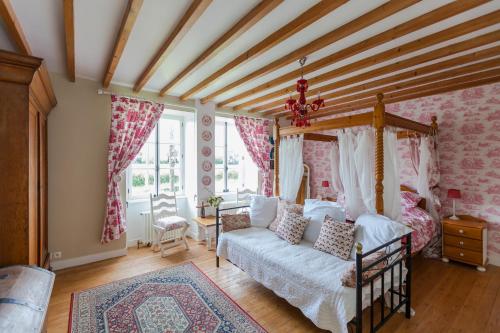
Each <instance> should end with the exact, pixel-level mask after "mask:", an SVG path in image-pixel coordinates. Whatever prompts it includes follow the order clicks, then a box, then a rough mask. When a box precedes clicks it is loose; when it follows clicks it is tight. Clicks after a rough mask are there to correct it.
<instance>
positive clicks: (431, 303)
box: [47, 241, 500, 333]
mask: <svg viewBox="0 0 500 333" xmlns="http://www.w3.org/2000/svg"><path fill="white" fill-rule="evenodd" d="M190 247H191V249H190V250H189V251H186V250H184V249H183V248H182V247H178V248H175V249H171V250H170V251H171V253H172V254H171V255H170V256H168V257H167V258H161V257H160V255H159V253H153V252H152V251H151V250H150V249H149V248H141V249H130V250H129V252H128V253H129V254H128V255H127V256H125V257H120V258H115V259H110V260H105V261H101V262H97V263H92V264H88V265H84V266H80V267H75V268H70V269H66V270H61V271H58V272H56V273H57V275H56V281H55V284H54V290H53V293H52V297H51V300H50V305H49V311H48V317H47V324H48V326H47V328H48V332H50V333H53V332H55V333H57V332H67V325H68V316H69V302H70V297H71V293H72V292H74V291H78V290H84V289H88V288H92V287H96V286H98V285H102V284H105V283H109V282H112V281H116V280H119V279H124V278H129V277H133V276H135V275H139V274H143V273H147V272H150V271H154V270H157V269H162V268H165V267H169V266H173V265H178V264H180V263H184V262H187V261H192V262H194V263H195V264H196V265H197V266H198V267H199V268H200V269H201V270H202V271H204V272H205V273H206V274H207V276H208V277H209V278H210V279H212V280H213V281H214V282H215V283H216V284H217V285H218V286H219V287H220V288H221V289H223V290H224V291H225V292H226V293H227V294H228V295H229V296H230V297H232V298H233V299H234V300H235V301H236V302H237V303H238V304H239V305H240V306H241V307H242V308H243V309H245V311H247V312H248V313H249V314H250V315H251V316H252V317H254V318H255V320H257V321H258V322H259V323H260V324H261V325H262V326H263V327H264V328H266V329H267V330H268V331H269V332H279V333H281V332H283V333H285V332H286V333H290V332H296V333H303V332H308V333H309V332H311V333H314V332H326V331H324V330H321V329H319V328H317V327H316V326H314V324H313V323H312V322H311V321H310V320H308V319H307V318H306V317H305V316H304V315H303V314H302V312H301V311H300V310H299V309H297V308H294V307H293V306H291V305H289V304H288V303H287V302H286V301H285V300H283V299H281V298H279V297H278V296H276V294H274V293H273V292H272V291H271V290H269V289H266V288H265V287H263V286H262V285H261V284H259V283H257V282H256V281H254V280H253V279H252V278H250V277H249V276H248V275H247V274H246V273H245V272H243V271H241V270H240V269H238V268H237V267H235V266H233V265H232V264H230V263H229V262H227V261H224V260H222V261H221V267H220V268H218V269H217V268H216V267H215V253H214V251H207V249H206V247H205V246H204V244H202V243H197V242H194V241H190ZM414 268H415V270H414V279H413V281H414V284H413V308H414V309H415V311H416V315H415V316H414V317H413V318H412V319H411V320H407V319H406V318H405V317H404V315H403V314H401V313H398V314H396V315H395V316H394V317H393V318H392V319H391V320H390V321H389V322H388V323H387V324H386V325H385V326H384V327H383V329H382V330H380V332H385V333H389V332H391V333H392V332H405V333H409V332H426V333H431V332H464V333H465V332H468V333H469V332H471V333H474V332H491V333H493V332H500V293H499V290H500V268H499V267H494V266H491V265H490V266H488V270H487V272H486V273H480V272H478V271H476V270H475V268H474V267H471V266H466V265H461V264H456V263H449V264H445V263H442V262H440V261H438V260H430V259H424V258H422V257H419V256H417V257H416V258H415V260H414ZM378 311H379V310H377V309H376V312H378ZM367 314H368V312H367V311H365V315H367Z"/></svg>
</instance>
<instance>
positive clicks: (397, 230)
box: [351, 213, 412, 259]
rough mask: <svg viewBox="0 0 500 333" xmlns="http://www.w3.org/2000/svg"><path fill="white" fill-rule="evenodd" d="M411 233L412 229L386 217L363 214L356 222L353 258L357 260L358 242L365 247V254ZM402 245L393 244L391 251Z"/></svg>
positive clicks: (398, 243)
mask: <svg viewBox="0 0 500 333" xmlns="http://www.w3.org/2000/svg"><path fill="white" fill-rule="evenodd" d="M411 231H412V229H410V228H408V227H406V226H404V225H403V224H401V223H398V222H396V221H393V220H391V219H390V218H388V217H386V216H383V215H376V214H368V213H367V214H363V215H361V216H359V217H358V219H357V220H356V232H355V235H354V246H353V249H352V251H351V258H352V259H356V244H357V243H358V242H360V243H361V244H362V245H363V253H365V252H368V251H370V250H372V249H374V248H376V247H379V246H380V245H382V244H385V243H387V242H389V241H391V240H393V239H394V238H396V237H401V236H403V235H405V234H407V233H409V232H411ZM400 244H401V243H400V242H396V243H393V244H392V246H391V247H390V249H396V248H397V247H399V246H400Z"/></svg>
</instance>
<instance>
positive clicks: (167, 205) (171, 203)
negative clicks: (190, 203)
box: [149, 193, 189, 257]
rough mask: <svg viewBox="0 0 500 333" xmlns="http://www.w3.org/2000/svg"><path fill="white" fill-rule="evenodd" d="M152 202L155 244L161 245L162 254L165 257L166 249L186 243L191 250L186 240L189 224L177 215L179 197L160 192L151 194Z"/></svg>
mask: <svg viewBox="0 0 500 333" xmlns="http://www.w3.org/2000/svg"><path fill="white" fill-rule="evenodd" d="M149 200H150V204H151V219H152V220H151V221H152V224H153V230H154V235H155V236H154V240H153V246H155V247H158V246H159V247H160V251H161V256H162V257H165V256H166V255H165V251H166V250H168V249H170V248H172V247H174V246H177V245H180V244H181V242H183V243H184V246H185V247H186V250H189V246H188V243H187V241H186V231H187V229H188V228H189V224H188V223H187V221H186V219H185V218H183V217H181V216H178V215H177V198H176V196H175V194H174V195H167V194H163V193H162V194H158V195H157V196H153V195H152V194H150V195H149Z"/></svg>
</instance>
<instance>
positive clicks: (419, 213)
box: [403, 207, 436, 253]
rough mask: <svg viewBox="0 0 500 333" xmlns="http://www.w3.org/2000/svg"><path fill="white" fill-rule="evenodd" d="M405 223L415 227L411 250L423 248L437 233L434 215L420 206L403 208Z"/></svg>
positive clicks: (412, 234) (416, 250) (413, 251)
mask: <svg viewBox="0 0 500 333" xmlns="http://www.w3.org/2000/svg"><path fill="white" fill-rule="evenodd" d="M403 223H404V224H406V225H408V226H409V227H411V228H412V229H413V232H412V233H411V236H412V240H411V252H412V253H416V252H418V251H420V250H422V249H423V248H424V247H425V246H426V245H427V244H428V243H429V242H430V241H431V239H432V237H433V236H434V235H435V233H436V223H435V222H434V219H433V218H432V216H431V215H430V214H429V213H428V212H426V211H425V210H423V209H421V208H419V207H412V208H403Z"/></svg>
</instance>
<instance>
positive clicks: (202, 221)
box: [193, 216, 215, 250]
mask: <svg viewBox="0 0 500 333" xmlns="http://www.w3.org/2000/svg"><path fill="white" fill-rule="evenodd" d="M193 221H194V222H196V224H198V227H199V228H201V229H203V230H204V231H205V240H206V242H207V248H208V249H209V250H211V249H212V233H213V230H215V216H206V217H199V216H197V217H193Z"/></svg>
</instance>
